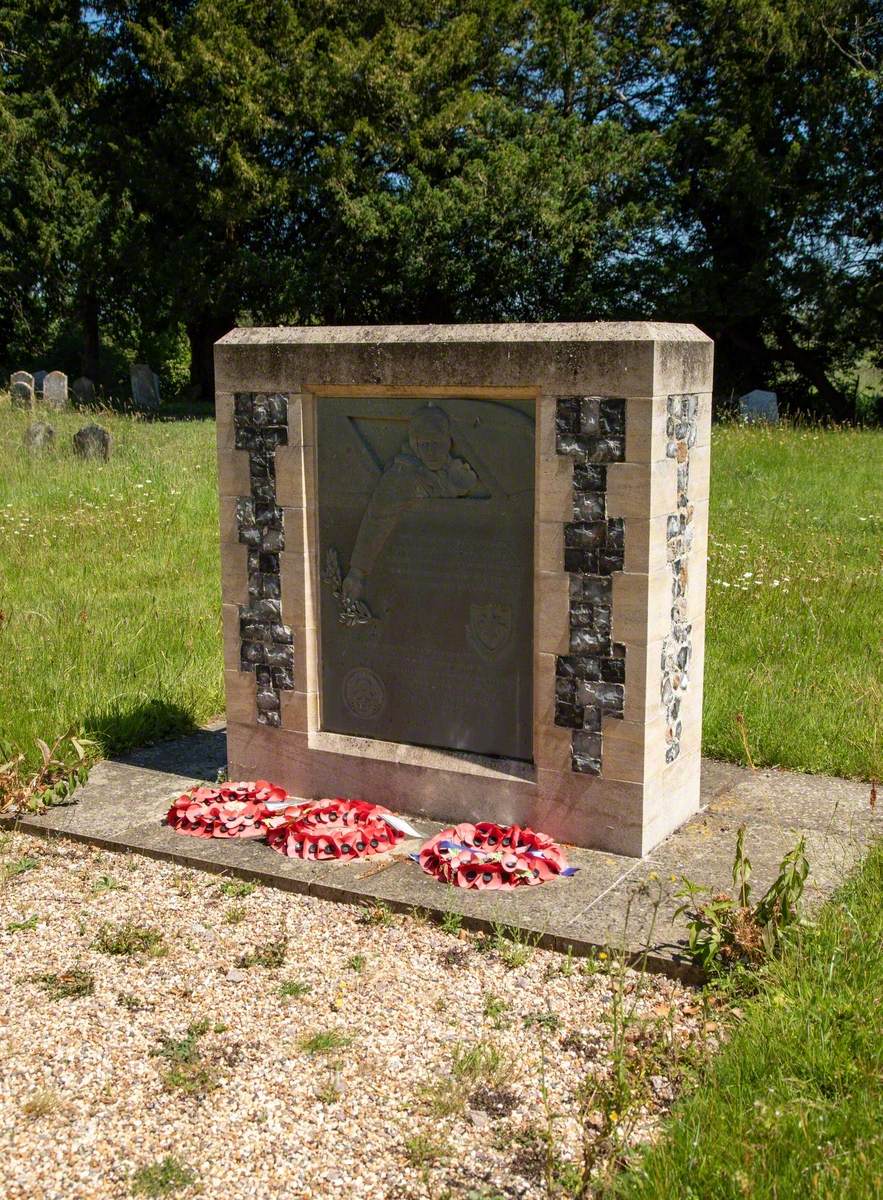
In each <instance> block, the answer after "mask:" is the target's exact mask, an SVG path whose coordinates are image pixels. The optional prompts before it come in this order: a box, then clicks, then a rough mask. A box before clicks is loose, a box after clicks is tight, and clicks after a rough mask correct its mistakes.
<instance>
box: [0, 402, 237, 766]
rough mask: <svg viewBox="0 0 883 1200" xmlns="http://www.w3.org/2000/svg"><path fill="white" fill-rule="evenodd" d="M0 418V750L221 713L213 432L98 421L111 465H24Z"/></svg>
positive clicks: (59, 453)
mask: <svg viewBox="0 0 883 1200" xmlns="http://www.w3.org/2000/svg"><path fill="white" fill-rule="evenodd" d="M28 419H29V418H28V416H27V415H26V414H22V413H19V412H14V411H10V410H9V409H8V408H4V407H0V743H3V744H4V746H5V748H6V749H7V750H13V751H16V752H21V751H23V752H25V753H27V754H28V755H29V758H30V761H31V762H34V763H36V762H37V758H38V755H37V750H36V746H35V739H36V738H37V737H42V738H44V739H45V740H47V741H51V740H52V739H53V738H55V737H56V736H57V735H59V734H61V733H63V732H65V731H66V730H68V729H73V730H75V731H78V732H80V733H83V734H85V735H86V736H87V737H93V738H96V739H97V740H98V741H99V742H100V744H101V747H102V749H103V750H105V751H109V750H122V749H125V748H127V747H131V746H135V745H138V744H139V743H144V742H146V741H150V740H152V739H155V738H158V737H161V736H163V735H167V734H169V733H173V732H177V731H180V730H185V729H187V728H191V727H192V726H193V724H194V722H199V721H203V720H206V719H207V718H209V717H211V716H213V715H215V714H217V713H220V712H222V711H223V706H224V704H223V689H222V675H223V673H222V655H221V633H220V585H219V573H218V536H217V499H216V468H215V459H214V423H213V422H211V421H180V422H174V423H150V422H147V421H142V420H137V419H133V418H132V417H123V416H117V415H114V414H102V415H101V416H100V417H98V420H99V422H100V423H101V424H102V425H104V426H105V427H106V428H107V429H109V430H110V432H111V435H112V437H113V440H114V445H113V451H112V455H111V459H110V462H108V463H107V464H104V463H83V462H80V461H79V460H77V459H76V458H75V457H74V455H73V452H72V447H71V438H72V435H73V433H74V432H75V431H76V430H77V429H78V428H80V427H81V426H82V425H84V424H86V423H87V421H88V420H90V419H92V418H91V417H87V416H84V415H83V414H76V413H53V414H51V416H50V417H49V420H50V421H51V423H52V425H53V426H54V428H55V430H56V448H55V450H54V451H53V452H51V453H49V454H46V455H44V456H42V457H33V458H32V457H30V456H29V455H28V454H27V452H26V451H25V450H24V448H23V446H22V435H23V431H24V428H25V426H26V425H27V423H28Z"/></svg>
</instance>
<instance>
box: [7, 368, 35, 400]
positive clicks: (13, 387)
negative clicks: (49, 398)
mask: <svg viewBox="0 0 883 1200" xmlns="http://www.w3.org/2000/svg"><path fill="white" fill-rule="evenodd" d="M9 393H10V396H11V398H12V407H13V408H33V407H34V377H33V375H31V374H30V372H29V371H13V372H12V375H11V376H10V377H9Z"/></svg>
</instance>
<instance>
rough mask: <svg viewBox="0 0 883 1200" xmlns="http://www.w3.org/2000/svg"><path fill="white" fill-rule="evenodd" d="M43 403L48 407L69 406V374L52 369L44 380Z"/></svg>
mask: <svg viewBox="0 0 883 1200" xmlns="http://www.w3.org/2000/svg"><path fill="white" fill-rule="evenodd" d="M43 404H44V406H45V407H46V408H67V375H65V373H64V371H50V372H49V374H48V375H47V376H46V378H45V379H44V380H43Z"/></svg>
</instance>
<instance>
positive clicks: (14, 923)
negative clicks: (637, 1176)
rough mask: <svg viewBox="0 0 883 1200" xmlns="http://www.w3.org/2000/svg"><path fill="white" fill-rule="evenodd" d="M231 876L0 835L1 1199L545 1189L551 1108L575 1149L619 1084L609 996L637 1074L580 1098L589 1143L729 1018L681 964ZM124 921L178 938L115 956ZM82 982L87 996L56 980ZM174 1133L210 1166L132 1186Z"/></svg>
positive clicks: (184, 1149) (396, 1195) (177, 1142)
mask: <svg viewBox="0 0 883 1200" xmlns="http://www.w3.org/2000/svg"><path fill="white" fill-rule="evenodd" d="M241 887H242V885H241V884H239V883H238V882H235V881H230V882H228V883H227V884H226V885H225V884H224V883H223V882H222V881H219V879H218V878H217V877H212V876H208V875H206V874H204V873H201V872H198V871H193V870H180V869H179V868H176V867H174V866H171V865H168V864H165V863H158V862H152V861H150V860H148V859H143V858H139V857H137V856H135V855H132V856H120V855H113V854H107V853H104V852H101V851H98V850H95V849H93V848H91V847H85V846H82V845H80V844H77V843H71V842H65V841H55V842H51V843H49V842H44V841H41V840H40V839H36V838H31V837H26V836H23V835H15V834H13V835H10V834H5V835H4V834H0V961H2V979H3V981H4V986H3V989H2V996H0V1195H2V1196H3V1197H4V1198H5V1200H50V1198H56V1197H58V1198H63V1200H79V1198H81V1197H82V1198H83V1200H86V1198H89V1200H93V1198H96V1200H100V1198H105V1197H108V1198H109V1197H125V1196H129V1195H132V1194H133V1188H134V1189H135V1193H136V1194H173V1195H176V1196H179V1197H182V1198H184V1200H186V1198H188V1197H191V1196H196V1195H200V1196H202V1197H203V1198H205V1200H239V1198H242V1200H271V1198H272V1200H278V1198H285V1200H289V1198H291V1200H300V1198H306V1197H316V1198H319V1197H321V1198H323V1200H324V1198H325V1197H371V1198H372V1200H381V1198H389V1200H410V1198H414V1200H419V1198H423V1197H426V1198H429V1200H436V1198H438V1200H442V1198H446V1197H463V1198H464V1200H465V1198H467V1197H469V1198H471V1200H493V1198H496V1197H510V1196H512V1197H524V1198H528V1200H529V1198H533V1197H542V1196H546V1195H547V1194H548V1193H547V1188H546V1184H545V1182H544V1173H545V1172H544V1164H547V1165H548V1164H549V1163H551V1159H550V1158H548V1156H547V1155H546V1153H545V1151H544V1147H545V1145H546V1144H547V1143H546V1138H545V1134H546V1131H547V1130H548V1128H549V1122H550V1120H551V1124H552V1129H553V1132H554V1142H555V1154H556V1156H557V1157H558V1159H560V1160H562V1161H565V1160H567V1159H574V1160H576V1159H578V1158H579V1157H580V1155H581V1137H582V1134H581V1129H580V1122H579V1121H578V1120H577V1114H578V1103H577V1099H576V1095H575V1093H576V1091H577V1090H578V1088H579V1087H580V1085H581V1084H583V1083H584V1081H586V1080H589V1081H591V1080H592V1079H595V1080H596V1081H597V1082H598V1083H599V1085H600V1086H601V1093H602V1094H604V1093H605V1081H606V1080H607V1079H608V1078H609V1067H610V1052H609V1051H610V1045H611V1015H612V1013H613V1012H614V1011H616V1009H617V1006H618V999H619V998H622V999H623V1001H624V1002H625V1003H626V1005H627V1006H631V1005H632V1004H634V1005H635V1018H636V1021H635V1023H634V1024H633V1027H632V1028H631V1029H630V1030H629V1033H628V1035H627V1037H626V1041H625V1043H624V1053H625V1055H626V1057H627V1059H628V1061H629V1062H630V1063H631V1064H632V1067H633V1072H634V1074H635V1076H636V1077H638V1076H640V1077H641V1079H642V1080H643V1082H642V1083H641V1084H640V1086H638V1088H637V1091H636V1094H635V1097H634V1101H633V1104H632V1107H631V1108H630V1109H629V1112H628V1114H616V1115H615V1116H611V1115H610V1112H609V1107H608V1110H607V1112H606V1113H605V1112H604V1111H603V1109H604V1104H605V1103H609V1102H605V1101H604V1100H603V1099H601V1100H599V1101H598V1103H599V1104H600V1105H601V1108H599V1109H598V1110H597V1111H595V1110H594V1109H593V1108H592V1105H589V1108H588V1112H587V1120H586V1122H585V1126H584V1127H585V1129H587V1130H588V1135H589V1139H590V1140H591V1138H592V1137H594V1136H595V1134H594V1130H595V1129H599V1130H601V1131H602V1132H606V1131H607V1130H608V1129H609V1127H610V1123H611V1122H613V1130H614V1139H616V1138H617V1137H620V1136H621V1137H624V1136H626V1134H628V1136H629V1138H630V1140H632V1141H635V1140H637V1141H640V1140H642V1139H645V1138H647V1137H650V1136H652V1134H653V1131H654V1129H655V1128H656V1127H657V1126H658V1122H659V1119H660V1116H661V1115H662V1114H663V1113H664V1111H665V1109H666V1107H667V1106H668V1104H669V1102H670V1100H671V1098H672V1094H673V1090H674V1089H675V1088H676V1086H677V1072H678V1071H679V1070H680V1065H679V1064H681V1063H683V1061H684V1060H685V1056H686V1057H687V1058H689V1056H690V1055H691V1054H692V1055H694V1057H695V1055H697V1054H700V1053H704V1052H705V1050H706V1049H707V1047H708V1045H709V1041H711V1042H712V1043H713V1041H714V1036H715V1035H714V1034H713V1033H712V1034H711V1035H710V1037H709V1032H708V1031H709V1023H708V1022H707V1021H706V1020H705V1019H704V1017H707V1015H708V1014H707V1013H705V1014H703V1012H702V1011H701V1008H700V1005H699V1004H698V1002H697V999H696V996H695V994H694V993H693V992H691V991H690V990H689V989H687V988H685V987H683V986H682V985H680V984H677V983H675V982H673V981H671V980H668V979H664V978H661V977H652V978H649V979H646V980H644V981H641V980H640V978H639V977H638V976H637V975H636V974H635V973H633V972H630V971H628V972H622V973H618V972H610V971H608V969H607V968H608V963H605V962H603V961H602V962H600V963H597V964H595V965H594V966H593V965H592V964H585V963H582V962H580V961H579V960H574V961H572V962H571V961H569V960H568V959H566V958H564V957H563V956H560V955H556V954H553V953H551V952H546V951H540V950H535V949H533V948H530V947H524V946H521V945H517V944H513V943H511V942H505V941H500V942H498V944H497V945H496V946H495V947H494V946H493V945H492V944H491V940H490V939H488V938H480V937H477V936H473V935H470V936H469V937H467V936H466V935H465V934H464V933H460V934H459V935H458V933H457V931H456V930H454V931H452V932H445V931H443V930H442V929H440V928H438V927H437V926H435V925H432V924H429V923H427V922H425V921H422V920H420V919H419V918H417V917H414V918H411V917H401V916H392V915H390V914H389V913H387V912H385V911H384V910H379V911H374V912H373V913H372V912H371V911H370V910H366V909H360V908H357V907H350V906H346V905H341V904H331V903H327V902H324V901H321V900H315V899H312V898H307V897H302V896H293V895H289V894H286V893H284V892H277V891H273V890H271V889H262V888H255V889H254V890H253V891H252V892H251V893H250V894H248V895H236V894H235V893H236V891H237V890H241ZM33 918H36V923H35V922H34V920H33ZM127 922H128V923H135V926H136V928H135V929H134V930H130V936H137V934H138V932H139V930H140V931H143V930H144V929H148V930H151V929H152V930H157V931H159V932H161V934H162V935H163V942H162V944H161V945H159V946H154V947H153V949H152V951H151V950H150V949H149V948H148V949H147V950H146V951H145V950H142V951H141V952H137V953H132V954H110V953H107V952H106V951H107V950H108V949H111V948H116V949H121V948H125V947H124V946H122V945H121V944H120V937H119V927H120V926H124V925H125V924H126V923H127ZM102 929H103V930H104V933H103V935H102ZM282 939H287V941H284V942H283V940H282ZM96 942H98V943H99V945H103V946H104V950H102V949H100V948H96ZM256 948H257V950H256ZM157 950H158V951H159V953H157ZM283 950H284V960H283V961H282V963H281V965H273V957H274V952H275V953H276V954H277V955H279V954H281V953H282V952H283ZM256 953H257V954H258V957H264V958H266V959H267V960H268V963H269V965H262V964H261V963H260V962H252V963H251V965H248V960H249V957H251V958H252V959H253V958H254V956H255V954H256ZM243 959H245V962H246V965H241V964H242V960H243ZM237 964H240V965H237ZM74 969H76V970H79V971H81V972H84V973H85V974H84V975H83V976H82V977H77V976H73V977H71V976H70V974H69V973H70V972H71V971H72V970H74ZM53 975H55V976H60V979H55V980H51V981H50V982H49V983H47V982H46V981H45V979H43V981H42V982H41V977H46V976H53ZM78 979H79V980H80V982H81V983H82V984H83V986H84V987H86V988H87V989H88V986H89V982H90V980H91V982H92V984H93V988H94V990H92V992H91V994H85V995H80V996H74V997H64V998H55V996H54V993H53V991H52V988H53V987H57V986H58V985H59V984H60V985H62V986H63V985H64V984H65V983H66V982H67V983H71V982H74V983H76V982H77V980H78ZM298 984H305V985H308V990H303V991H302V994H300V995H298V994H295V993H297V992H298V991H301V989H300V988H299V987H298ZM283 985H287V986H283ZM636 989H637V990H636ZM281 991H288V992H289V993H291V994H289V995H282V994H280V993H281ZM194 1027H195V1028H194ZM711 1028H713V1025H712V1026H711ZM188 1030H191V1036H190V1037H189V1039H188V1038H187V1033H188ZM320 1035H324V1036H320ZM164 1039H165V1040H164ZM308 1039H313V1041H311V1042H310V1041H308ZM348 1039H351V1040H348ZM335 1042H336V1043H337V1044H336V1045H335V1044H334V1043H335ZM158 1051H161V1052H160V1053H158ZM544 1080H545V1090H544V1086H543V1081H544ZM182 1085H183V1086H182ZM188 1089H189V1090H188ZM547 1114H549V1115H547ZM169 1155H171V1156H173V1158H174V1159H175V1160H176V1162H177V1164H178V1165H179V1166H180V1167H181V1169H182V1170H183V1169H184V1168H188V1169H189V1170H190V1171H191V1172H192V1174H193V1176H194V1177H195V1180H196V1182H194V1183H193V1184H191V1185H189V1186H181V1187H180V1190H175V1191H173V1192H172V1191H170V1192H168V1193H164V1192H156V1191H154V1192H153V1193H151V1192H150V1191H149V1190H147V1191H144V1192H143V1193H140V1192H138V1188H139V1186H142V1185H143V1186H144V1187H147V1184H146V1183H145V1182H144V1178H143V1176H141V1175H139V1174H138V1172H139V1171H141V1172H143V1171H144V1169H145V1168H148V1167H150V1166H151V1164H155V1163H157V1162H158V1161H160V1160H162V1159H164V1158H165V1157H166V1156H169ZM559 1174H560V1171H559ZM565 1174H566V1168H565Z"/></svg>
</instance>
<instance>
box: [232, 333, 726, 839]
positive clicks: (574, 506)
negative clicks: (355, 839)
mask: <svg viewBox="0 0 883 1200" xmlns="http://www.w3.org/2000/svg"><path fill="white" fill-rule="evenodd" d="M711 364H712V347H711V343H710V341H709V340H708V339H707V338H705V337H704V336H703V335H702V334H701V333H699V332H698V331H697V330H696V329H694V328H693V327H691V326H682V325H652V324H597V325H595V324H591V325H578V324H574V325H488V326H470V325H463V326H415V327H408V326H400V327H364V328H356V329H347V328H303V329H240V330H234V331H233V332H232V333H230V334H228V335H227V336H226V337H224V338H222V339H221V341H220V342H219V343H218V344H217V346H216V350H215V366H216V378H217V388H218V391H217V398H216V411H217V421H218V450H219V477H220V490H221V542H222V576H223V599H224V642H225V667H226V685H227V718H228V733H227V737H228V758H229V770H230V773H231V776H232V777H235V778H256V777H268V778H272V779H273V780H274V781H275V782H278V783H280V784H283V785H284V786H286V787H287V788H288V789H289V791H291V792H292V793H293V794H294V795H296V796H302V797H314V796H326V795H331V796H334V795H348V796H354V797H361V798H363V799H366V800H371V801H377V802H381V803H384V804H387V805H390V806H391V807H393V808H397V809H400V810H404V811H408V812H412V813H423V814H426V815H428V816H431V817H434V818H438V819H441V820H467V819H468V820H478V819H482V818H486V819H491V820H496V821H501V822H510V821H514V822H519V823H522V824H530V825H532V826H534V827H535V828H539V829H542V830H544V831H546V832H548V833H550V834H552V835H553V836H555V837H557V838H559V839H561V840H564V841H570V842H576V843H578V844H580V845H585V846H595V847H599V848H604V849H607V850H610V851H615V852H620V853H625V854H632V855H640V854H643V853H646V852H647V851H648V850H649V849H650V848H651V847H652V846H654V845H655V844H656V843H658V842H659V841H660V840H661V839H662V838H663V837H664V836H665V835H666V834H667V833H669V832H670V831H671V830H672V829H674V828H675V827H676V826H677V825H679V824H680V823H681V822H682V821H683V820H684V819H685V818H686V817H687V816H689V815H690V813H692V812H693V811H695V809H696V808H697V806H698V802H699V753H700V738H701V714H702V664H703V648H704V613H705V567H706V560H705V555H706V540H707V525H708V474H709V432H710V411H711Z"/></svg>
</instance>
